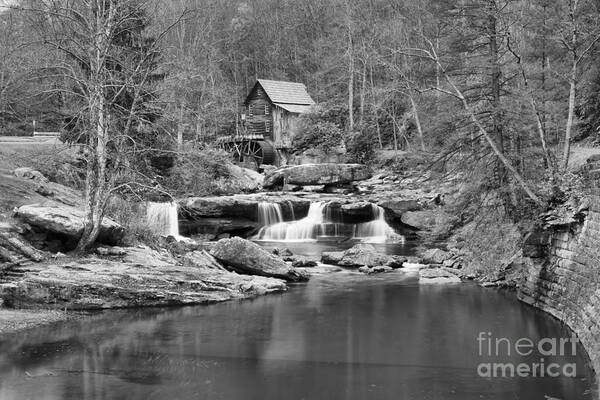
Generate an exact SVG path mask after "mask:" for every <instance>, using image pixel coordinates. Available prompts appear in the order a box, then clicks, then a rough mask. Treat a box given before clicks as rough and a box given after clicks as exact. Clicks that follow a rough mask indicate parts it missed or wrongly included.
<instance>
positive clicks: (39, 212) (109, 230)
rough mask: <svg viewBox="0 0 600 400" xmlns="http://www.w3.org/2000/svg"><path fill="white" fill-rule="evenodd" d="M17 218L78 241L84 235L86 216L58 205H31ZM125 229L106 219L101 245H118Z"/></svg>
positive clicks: (100, 236) (102, 225) (70, 208)
mask: <svg viewBox="0 0 600 400" xmlns="http://www.w3.org/2000/svg"><path fill="white" fill-rule="evenodd" d="M16 214H17V216H18V217H19V218H20V219H21V220H23V221H24V222H26V223H28V224H30V225H33V226H36V227H38V228H39V229H42V230H46V231H50V232H53V233H58V234H62V235H66V236H69V237H72V238H74V239H78V238H80V237H81V235H82V234H83V228H84V226H83V221H84V218H85V214H84V212H83V211H82V210H80V209H77V208H74V207H69V206H58V205H41V204H30V205H24V206H21V207H19V208H18V210H17V213H16ZM124 233H125V230H124V229H123V227H122V226H121V225H119V224H117V223H116V222H114V221H113V220H111V219H109V218H106V217H105V218H104V219H103V221H102V224H101V227H100V234H99V236H98V241H99V242H100V243H107V244H117V243H119V242H120V241H121V239H122V238H123V235H124Z"/></svg>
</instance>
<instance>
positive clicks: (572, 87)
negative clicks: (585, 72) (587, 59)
mask: <svg viewBox="0 0 600 400" xmlns="http://www.w3.org/2000/svg"><path fill="white" fill-rule="evenodd" d="M576 84H577V59H576V57H575V56H573V66H572V67H571V76H570V77H569V114H568V117H567V127H566V129H565V143H564V148H563V165H562V167H563V169H564V170H566V169H567V167H568V166H569V156H570V154H571V132H572V130H573V120H574V116H575V96H576V94H577V93H576Z"/></svg>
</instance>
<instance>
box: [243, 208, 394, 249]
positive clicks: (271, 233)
mask: <svg viewBox="0 0 600 400" xmlns="http://www.w3.org/2000/svg"><path fill="white" fill-rule="evenodd" d="M332 204H334V203H328V202H321V201H320V202H314V203H311V204H310V207H309V209H308V215H307V216H306V217H304V218H302V219H299V220H297V221H287V222H285V221H283V217H282V212H281V207H280V206H279V204H272V203H268V202H262V203H259V205H258V217H259V218H258V219H259V222H260V224H261V228H260V230H259V232H258V234H257V235H256V236H255V237H254V240H259V241H267V242H307V241H316V240H319V241H322V240H340V239H342V238H343V237H346V238H348V237H349V236H350V235H352V239H355V240H360V241H361V242H366V243H386V242H388V241H390V240H403V239H404V238H403V237H402V236H401V235H398V234H397V233H396V232H395V231H394V229H393V228H392V227H391V226H389V225H388V224H387V222H385V215H384V210H383V208H381V207H379V206H377V205H375V204H372V205H371V206H372V210H373V211H372V213H373V217H374V219H373V221H370V222H365V223H362V224H357V225H351V224H344V223H342V222H337V221H341V217H342V215H341V213H340V210H339V206H338V207H334V206H332Z"/></svg>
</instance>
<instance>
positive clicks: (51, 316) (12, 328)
mask: <svg viewBox="0 0 600 400" xmlns="http://www.w3.org/2000/svg"><path fill="white" fill-rule="evenodd" d="M82 317H83V315H82V314H80V313H75V312H65V311H58V310H14V309H7V308H0V335H5V334H9V333H16V332H19V331H22V330H25V329H31V328H36V327H39V326H43V325H49V324H53V323H56V322H61V321H69V320H73V319H78V318H82Z"/></svg>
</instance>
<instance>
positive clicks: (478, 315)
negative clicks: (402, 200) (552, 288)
mask: <svg viewBox="0 0 600 400" xmlns="http://www.w3.org/2000/svg"><path fill="white" fill-rule="evenodd" d="M480 331H491V332H494V333H495V334H496V335H497V336H503V337H508V338H511V339H516V338H519V337H529V338H531V339H534V340H535V339H538V338H542V337H568V336H570V333H569V332H568V331H567V330H566V329H565V328H564V327H562V326H561V325H560V324H559V323H557V322H556V321H554V320H552V319H551V318H549V317H548V316H546V315H544V314H543V313H541V312H537V311H535V310H533V309H530V308H527V307H525V306H523V305H521V304H519V303H518V302H517V301H516V300H515V299H514V296H513V295H512V294H505V293H502V292H494V291H490V290H483V289H480V288H478V287H475V286H468V285H466V286H453V287H432V286H427V287H425V286H418V285H417V284H416V279H415V277H414V275H411V274H402V273H393V274H386V275H382V276H380V277H374V278H369V279H368V280H366V279H365V277H364V276H362V275H355V274H351V273H339V274H334V275H329V276H325V277H320V278H316V279H314V280H313V281H311V282H310V283H309V284H307V285H303V286H296V287H294V288H292V289H291V291H290V292H289V293H287V294H284V295H273V296H267V297H262V298H258V299H255V300H252V301H245V302H232V303H224V304H219V305H214V306H209V307H191V308H183V309H169V310H139V311H116V312H107V313H103V314H98V315H95V316H93V317H92V318H91V319H89V320H85V321H80V322H70V323H62V324H58V325H55V326H53V327H50V328H45V329H38V330H35V331H32V332H28V333H26V334H20V335H13V336H8V337H4V338H2V339H0V340H1V342H0V399H3V400H5V399H6V400H12V399H36V400H37V399H48V400H58V399H77V400H80V399H83V400H99V399H133V400H136V399H143V400H149V399H165V398H166V399H172V400H175V399H195V398H202V399H228V400H229V399H278V400H279V399H436V400H437V399H461V400H464V399H509V398H520V399H544V396H545V395H547V396H553V397H557V398H561V399H573V398H577V399H592V398H596V397H594V396H595V395H594V394H593V393H591V392H590V391H589V388H590V387H592V385H593V375H592V372H591V370H590V369H589V368H588V366H587V364H586V361H585V358H584V357H583V356H582V355H583V350H582V349H579V352H578V354H579V355H578V356H577V357H575V358H573V360H572V361H573V362H577V368H578V375H579V376H578V378H576V379H571V378H564V377H563V378H511V379H500V378H495V379H483V378H479V377H477V371H476V367H477V364H478V363H479V362H481V358H480V357H479V356H478V354H477V351H478V348H477V342H476V337H477V334H478V332H480ZM509 360H510V361H513V362H520V361H521V360H520V358H518V357H514V355H513V357H509Z"/></svg>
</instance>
